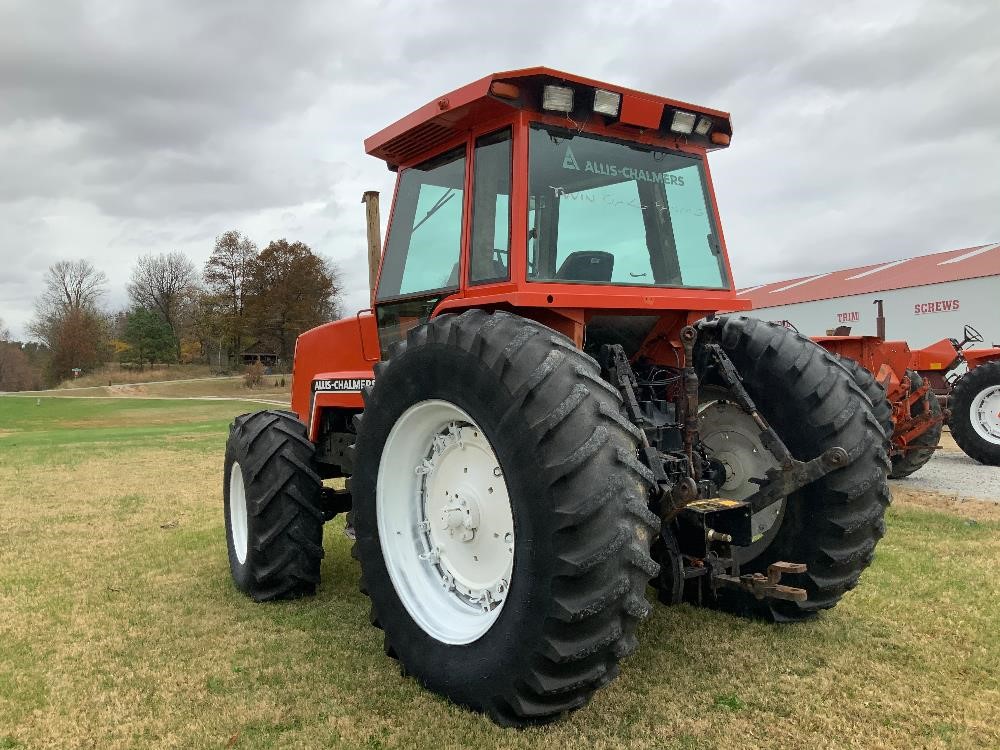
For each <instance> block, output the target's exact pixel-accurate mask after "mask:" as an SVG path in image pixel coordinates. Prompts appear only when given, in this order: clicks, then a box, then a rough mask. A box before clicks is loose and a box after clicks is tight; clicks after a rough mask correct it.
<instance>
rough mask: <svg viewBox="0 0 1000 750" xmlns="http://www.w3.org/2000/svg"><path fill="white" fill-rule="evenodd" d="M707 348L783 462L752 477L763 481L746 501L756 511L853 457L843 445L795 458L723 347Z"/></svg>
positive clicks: (766, 442)
mask: <svg viewBox="0 0 1000 750" xmlns="http://www.w3.org/2000/svg"><path fill="white" fill-rule="evenodd" d="M706 349H708V351H709V353H710V354H711V356H712V358H713V359H714V360H715V363H716V365H717V368H716V369H717V371H718V373H719V376H720V377H721V378H722V379H723V380H724V381H725V382H726V385H728V386H729V388H730V390H731V391H732V393H733V399H734V400H735V401H736V403H738V404H739V405H740V406H741V407H742V408H743V409H744V411H746V412H747V414H749V415H750V417H751V418H752V419H753V421H754V422H755V423H756V425H757V427H758V428H759V429H760V440H761V442H762V443H763V444H764V447H765V448H767V449H768V450H769V451H770V452H771V454H772V455H773V456H774V457H775V458H776V459H777V460H778V463H779V464H781V466H780V467H778V468H774V469H768V471H767V474H766V476H765V477H764V478H763V479H751V480H750V481H751V482H754V483H756V484H759V485H760V489H758V490H757V491H756V492H755V493H754V494H753V495H751V496H750V497H748V498H747V499H746V501H745V502H747V503H749V504H750V506H751V507H752V508H753V510H754V511H759V510H761V509H762V508H766V507H767V506H768V505H771V504H772V503H775V502H777V501H778V500H781V499H782V498H784V497H788V496H789V495H790V494H792V493H793V492H795V491H796V490H798V489H801V488H802V487H805V486H806V485H807V484H811V483H812V482H815V481H816V480H817V479H819V478H821V477H824V476H826V475H827V474H829V473H830V472H831V471H834V470H835V469H839V468H841V467H842V466H846V465H847V463H848V460H849V458H850V457H849V456H848V455H847V451H846V450H844V449H843V448H841V447H840V446H835V447H833V448H828V449H827V450H825V451H824V452H823V453H822V454H820V455H819V456H817V457H816V458H814V459H812V460H810V461H799V460H798V459H797V458H795V457H794V456H793V455H792V454H791V451H789V450H788V446H786V445H785V443H784V442H783V441H782V440H781V438H780V437H778V433H776V432H775V431H774V429H773V428H772V427H771V425H769V424H768V423H767V420H766V419H764V417H763V415H762V414H761V413H760V412H759V411H758V410H757V405H756V404H754V402H753V399H751V398H750V394H749V393H747V391H746V388H744V387H743V379H742V378H741V377H740V374H739V372H738V371H737V370H736V366H735V365H734V364H733V362H732V360H730V359H729V356H728V355H727V354H726V353H725V351H723V349H722V347H721V346H719V345H718V344H715V343H712V344H706Z"/></svg>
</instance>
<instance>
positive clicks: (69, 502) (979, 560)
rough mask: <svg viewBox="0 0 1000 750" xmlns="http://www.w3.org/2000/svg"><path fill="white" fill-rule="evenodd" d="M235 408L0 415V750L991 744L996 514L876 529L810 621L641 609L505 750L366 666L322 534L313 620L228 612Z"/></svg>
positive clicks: (367, 640) (98, 404)
mask: <svg viewBox="0 0 1000 750" xmlns="http://www.w3.org/2000/svg"><path fill="white" fill-rule="evenodd" d="M256 408H259V407H258V406H256V405H254V404H252V403H240V402H228V401H225V402H223V401H197V402H184V401H176V402H174V401H171V402H153V401H129V400H126V399H108V400H99V401H98V400H91V399H69V398H65V399H51V400H50V399H43V400H42V404H41V405H38V406H36V403H35V398H33V397H29V398H0V509H2V513H0V748H3V747H17V748H20V747H90V746H94V747H101V748H132V747H134V748H148V747H198V748H201V747H236V748H282V750H284V749H285V748H313V747H370V748H391V747H414V748H418V747H510V748H532V749H534V748H548V747H551V748H564V747H567V746H578V747H586V746H594V747H607V748H612V747H622V746H627V747H634V748H657V749H659V748H698V749H706V750H707V749H708V748H762V747H764V748H802V747H824V748H848V747H873V746H878V747H883V748H914V747H919V748H977V749H978V748H984V747H996V746H997V741H996V740H997V734H996V732H997V729H996V728H997V726H998V725H1000V708H998V706H1000V678H998V675H1000V639H998V638H997V633H1000V586H998V583H997V581H998V580H1000V522H998V521H997V520H996V519H998V518H1000V513H997V514H996V515H995V516H990V517H980V518H978V519H977V520H975V521H974V522H970V519H968V518H965V517H963V516H959V515H955V514H951V513H943V512H936V511H933V510H930V509H925V508H914V507H910V506H901V507H894V508H893V509H891V510H890V512H889V515H888V518H887V522H888V533H887V536H886V538H885V539H884V540H883V542H882V543H881V544H880V545H879V548H878V556H877V560H876V562H875V564H874V565H873V566H872V568H871V569H870V570H869V571H868V572H867V573H866V574H865V576H864V577H863V578H862V581H861V583H860V585H859V586H858V588H857V589H856V590H854V591H852V592H851V593H849V594H848V595H847V596H846V598H845V599H844V601H843V602H842V603H841V604H840V605H839V606H838V607H837V608H835V609H834V610H832V611H830V612H827V613H825V614H823V615H822V616H821V617H820V618H818V619H817V620H815V621H812V622H808V623H802V624H800V625H796V626H792V627H776V626H772V625H767V624H763V623H759V622H748V621H744V620H740V619H738V618H735V617H730V616H727V615H722V614H719V613H716V612H711V611H707V610H699V609H694V608H691V607H688V606H681V607H675V608H664V607H660V606H658V607H656V609H655V610H654V612H653V615H652V616H651V617H650V618H649V620H647V621H646V622H645V623H644V624H643V626H642V628H641V631H640V634H639V635H640V643H641V646H640V649H639V651H638V652H637V653H636V655H635V656H633V657H632V658H631V659H629V660H628V661H626V662H625V663H624V664H623V665H622V674H621V676H620V677H619V678H618V680H616V681H615V682H614V683H613V684H612V685H611V686H610V687H608V688H607V689H605V690H602V691H600V692H599V693H598V694H597V695H596V696H595V698H594V700H593V701H592V702H591V704H590V705H589V706H588V707H587V708H585V709H583V710H582V711H579V712H576V713H574V714H573V715H571V716H569V717H567V718H565V719H563V720H562V721H559V722H557V723H555V724H552V725H549V726H546V727H540V728H532V729H528V730H524V731H510V730H501V729H498V728H497V727H495V726H493V725H492V724H491V723H490V722H488V721H487V720H486V719H484V718H483V717H481V716H478V715H475V714H470V713H468V712H467V711H464V710H462V709H459V708H456V707H455V706H452V705H450V704H449V703H448V702H446V701H444V700H442V699H440V698H438V697H437V696H435V695H432V694H430V693H428V692H427V691H426V690H424V689H423V688H422V687H421V686H420V685H419V684H417V683H416V682H415V681H414V680H413V679H411V678H407V677H403V676H401V675H400V672H399V668H398V665H397V664H396V663H395V662H394V661H392V660H390V659H388V658H386V657H385V656H384V654H383V651H382V640H381V633H380V631H378V630H376V629H374V628H372V627H371V626H370V625H369V622H368V602H367V599H366V598H365V597H364V596H362V595H361V594H360V593H359V592H358V590H357V579H358V569H357V563H356V562H355V561H354V560H353V559H352V558H351V557H350V543H349V541H348V540H347V539H346V538H344V536H343V535H342V533H341V531H342V528H343V521H342V520H340V519H338V520H335V521H334V522H332V523H331V524H330V525H329V526H328V527H327V529H326V534H325V541H324V547H325V550H326V557H325V558H324V560H323V568H322V574H323V584H322V586H321V587H320V590H319V592H318V594H317V596H316V597H313V598H310V599H305V600H299V601H294V602H284V603H275V604H264V605H260V604H255V603H253V602H252V601H250V600H248V599H247V598H245V597H243V596H241V595H239V594H238V593H237V592H236V591H235V590H234V589H233V586H232V584H231V582H230V580H229V571H228V563H227V559H226V549H225V541H224V533H223V522H222V503H221V486H222V457H223V451H224V445H225V438H226V430H227V425H228V423H229V422H230V420H231V419H232V417H233V416H234V415H236V414H239V413H242V412H244V411H249V410H253V409H256ZM987 516H988V514H987Z"/></svg>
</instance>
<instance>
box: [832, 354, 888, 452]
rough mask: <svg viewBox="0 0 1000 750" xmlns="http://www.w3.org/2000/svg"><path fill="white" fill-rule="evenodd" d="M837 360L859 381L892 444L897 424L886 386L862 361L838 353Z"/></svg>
mask: <svg viewBox="0 0 1000 750" xmlns="http://www.w3.org/2000/svg"><path fill="white" fill-rule="evenodd" d="M837 362H839V363H840V365H841V366H842V367H843V368H844V369H845V370H847V372H848V373H850V375H851V377H852V378H853V379H854V382H855V383H857V386H858V388H860V389H861V390H862V392H863V393H864V394H865V395H866V396H867V397H868V401H869V403H870V404H871V407H872V416H874V417H875V421H876V422H878V423H879V425H881V427H882V430H883V431H884V432H885V437H886V441H887V443H888V444H889V445H890V446H891V445H892V433H893V430H894V429H895V426H894V424H893V421H892V404H890V403H889V397H888V396H887V395H886V393H885V388H883V387H882V384H881V383H880V382H878V381H877V380H876V379H875V376H874V375H872V374H871V372H869V371H868V370H866V369H865V368H864V367H862V366H861V363H859V362H857V361H856V360H853V359H851V358H850V357H842V356H840V355H837ZM890 453H891V448H890Z"/></svg>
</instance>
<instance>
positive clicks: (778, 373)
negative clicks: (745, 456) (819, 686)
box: [695, 315, 889, 622]
mask: <svg viewBox="0 0 1000 750" xmlns="http://www.w3.org/2000/svg"><path fill="white" fill-rule="evenodd" d="M699 327H700V334H699V339H698V341H699V344H700V345H703V344H704V343H707V342H708V341H712V340H715V341H717V342H718V343H719V344H721V346H722V348H723V349H724V350H725V352H726V354H727V355H728V356H729V358H730V359H731V360H732V362H733V364H734V365H735V366H736V369H737V370H738V371H739V373H740V375H741V377H742V379H743V384H744V386H745V387H746V389H747V391H748V393H749V394H750V396H751V398H752V399H753V400H754V402H755V403H756V405H757V408H758V409H759V410H760V412H761V414H762V415H763V416H764V417H765V418H766V419H767V420H768V422H769V423H770V424H771V426H772V427H773V428H774V430H775V431H776V432H777V434H778V436H779V437H781V439H782V440H783V441H784V443H785V444H786V445H787V446H788V449H789V450H790V451H791V452H792V454H793V455H794V456H795V457H796V458H798V459H799V460H802V461H805V460H809V459H812V458H815V457H816V456H818V455H820V454H822V453H823V452H824V451H826V450H828V449H829V448H832V447H834V446H840V447H842V448H844V450H846V451H847V454H848V457H849V463H848V464H847V465H846V466H844V467H843V468H840V469H836V470H835V471H832V472H830V473H829V474H827V475H826V476H824V477H822V478H820V479H818V480H816V481H815V482H813V483H811V484H808V485H806V486H805V487H803V488H802V489H801V490H799V491H798V492H795V493H793V494H792V495H790V496H789V497H788V498H786V499H785V500H784V501H779V502H780V503H782V504H783V507H781V508H779V509H778V511H779V512H778V513H777V514H774V520H773V523H771V525H770V526H768V527H767V528H766V529H762V531H761V533H760V536H759V538H758V540H757V541H756V542H755V543H754V544H753V545H751V546H750V547H749V548H744V553H743V555H742V558H743V559H742V561H741V566H740V572H741V573H754V572H761V573H764V572H766V570H767V567H768V565H770V564H771V563H773V562H778V561H787V562H796V563H806V565H807V566H808V572H806V573H803V574H799V575H792V576H786V579H785V581H786V582H787V583H788V584H789V585H793V586H800V587H802V588H805V589H806V591H807V593H808V599H807V600H806V601H804V602H789V601H782V600H774V599H764V600H758V599H756V598H755V597H754V596H753V595H751V594H750V593H749V592H745V591H742V590H735V589H730V588H720V589H718V590H717V592H716V593H715V596H714V597H712V596H710V597H709V598H708V601H705V600H703V603H705V604H707V605H708V606H714V607H717V608H719V609H724V610H726V611H730V612H734V613H736V614H741V615H755V616H763V617H765V618H768V619H772V620H775V621H779V622H787V621H795V620H803V619H807V618H809V617H812V616H814V615H815V614H816V613H818V612H819V611H821V610H824V609H830V608H831V607H833V606H835V605H836V604H837V603H838V602H839V601H840V599H841V598H842V597H843V596H844V594H845V593H846V592H847V591H849V590H851V589H852V588H854V587H855V586H856V585H857V583H858V579H859V578H860V576H861V573H862V572H863V571H864V569H865V568H867V567H868V565H869V564H870V563H871V561H872V559H873V558H874V554H875V545H876V543H877V542H878V540H879V539H880V538H881V537H882V536H883V534H884V533H885V523H884V520H883V515H884V512H885V508H886V506H887V505H888V504H889V489H888V485H887V482H886V472H887V469H888V463H889V462H888V457H887V455H886V450H885V436H884V431H883V428H882V427H881V425H879V423H878V421H877V420H876V418H875V417H874V415H873V414H872V410H871V407H870V405H869V400H868V398H867V397H866V396H865V395H864V394H863V393H862V392H861V390H860V389H859V388H858V386H857V385H856V384H855V382H854V380H853V378H852V377H851V376H850V375H849V374H848V373H847V372H846V371H845V369H844V368H843V367H842V366H841V364H840V363H839V362H838V361H837V359H836V358H835V357H833V356H832V355H831V354H829V353H828V352H827V351H825V350H824V349H822V348H821V347H819V346H818V345H817V344H815V343H814V342H812V341H810V340H809V339H807V338H805V337H803V336H801V335H799V334H797V333H794V332H792V331H790V330H788V329H787V328H784V327H782V326H780V325H776V324H773V323H766V322H764V321H761V320H757V319H754V318H744V317H737V316H733V315H722V316H719V317H718V318H716V319H715V320H712V321H707V322H704V323H701V324H700V326H699ZM695 354H696V363H697V364H698V365H699V366H700V367H701V368H702V370H703V371H704V370H705V369H706V365H707V358H706V357H705V355H704V349H703V348H702V347H701V346H699V347H698V348H696V352H695ZM705 385H706V386H711V385H713V384H712V382H711V379H709V382H706V383H705ZM707 390H708V391H710V389H707ZM713 398H717V397H716V396H713ZM725 408H726V409H728V410H732V408H737V407H735V405H728V406H726V407H725ZM703 439H705V436H704V435H703ZM757 470H759V467H757V466H753V467H751V471H750V473H754V472H756V471H757ZM749 478H750V477H749V476H747V477H746V478H745V479H749ZM731 490H732V491H734V492H735V493H736V494H735V495H734V497H736V498H737V499H739V495H743V496H746V495H748V494H750V491H752V490H750V491H747V490H748V488H746V487H739V488H736V487H734V488H731ZM724 496H726V495H724ZM765 510H767V509H765ZM767 520H769V519H767ZM763 525H764V524H762V526H763Z"/></svg>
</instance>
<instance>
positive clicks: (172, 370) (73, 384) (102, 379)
mask: <svg viewBox="0 0 1000 750" xmlns="http://www.w3.org/2000/svg"><path fill="white" fill-rule="evenodd" d="M218 372H219V368H217V367H212V366H211V365H157V366H155V367H149V366H147V367H146V368H145V369H143V370H132V369H123V368H121V367H119V366H118V365H116V364H111V365H108V366H107V367H106V368H104V369H102V370H99V371H97V372H90V373H87V374H86V375H81V376H80V377H78V378H70V379H69V380H64V381H63V382H61V383H60V384H59V385H58V386H56V388H87V387H90V386H97V385H108V384H109V383H111V384H113V385H119V384H123V383H124V384H127V383H149V382H150V381H154V380H181V379H184V378H210V377H213V376H215V375H216V374H218Z"/></svg>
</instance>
